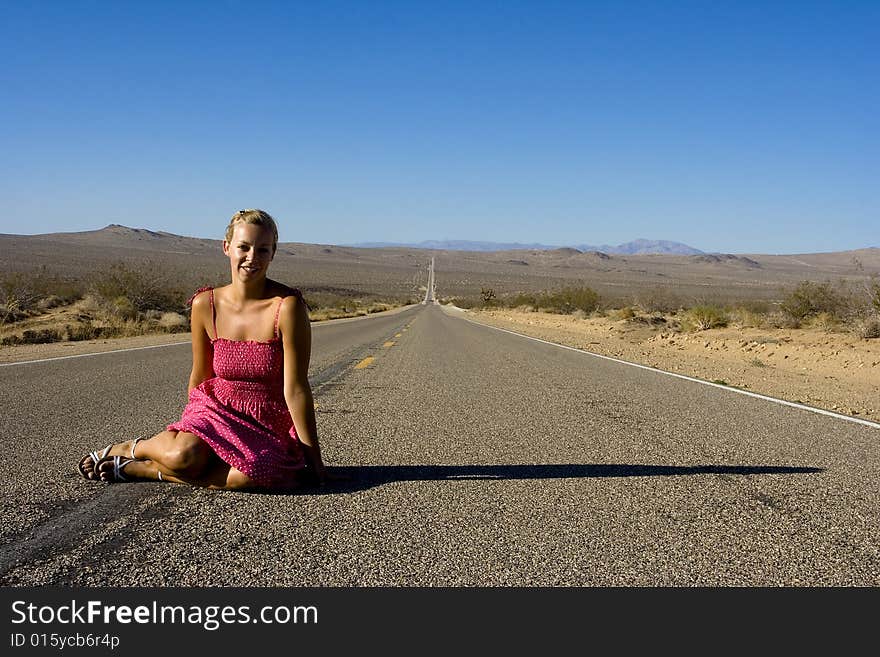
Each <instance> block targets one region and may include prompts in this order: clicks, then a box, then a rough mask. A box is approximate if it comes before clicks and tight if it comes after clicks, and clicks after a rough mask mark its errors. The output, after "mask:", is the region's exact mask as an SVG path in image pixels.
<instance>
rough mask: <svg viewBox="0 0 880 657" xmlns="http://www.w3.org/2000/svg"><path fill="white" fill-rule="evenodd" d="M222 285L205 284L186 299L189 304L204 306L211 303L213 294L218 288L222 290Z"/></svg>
mask: <svg viewBox="0 0 880 657" xmlns="http://www.w3.org/2000/svg"><path fill="white" fill-rule="evenodd" d="M224 287H225V286H224ZM222 289H223V288H222V287H214V286H213V285H204V286H202V287H200V288H199V289H198V290H196V291H195V292H193V294H192V296H191V297H190V298H189V299H187V300H186V305H187V306H193V307H202V306H204V305H206V304H208V303H210V299H211V297H212V296H213V295H215V294H216V292H217V290H222Z"/></svg>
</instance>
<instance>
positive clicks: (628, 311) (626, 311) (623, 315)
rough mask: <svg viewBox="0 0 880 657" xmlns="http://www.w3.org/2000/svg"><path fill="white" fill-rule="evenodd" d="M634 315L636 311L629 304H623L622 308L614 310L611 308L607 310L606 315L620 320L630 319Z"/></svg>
mask: <svg viewBox="0 0 880 657" xmlns="http://www.w3.org/2000/svg"><path fill="white" fill-rule="evenodd" d="M635 316H636V311H635V310H634V309H633V308H632V307H630V306H624V307H623V308H618V309H616V310H611V311H609V312H608V317H609V318H610V319H613V320H615V321H621V320H624V319H632V318H633V317H635Z"/></svg>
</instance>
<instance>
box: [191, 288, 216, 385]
mask: <svg viewBox="0 0 880 657" xmlns="http://www.w3.org/2000/svg"><path fill="white" fill-rule="evenodd" d="M209 295H210V291H209V290H206V291H205V292H202V293H200V294H199V295H197V296H196V298H195V299H193V303H192V314H191V319H190V324H191V326H192V356H193V365H192V372H190V375H189V388H188V389H187V393H189V391H191V390H192V389H193V388H195V387H197V386H199V385H201V384H202V383H203V382H204V381H207V380H208V379H210V378H211V377H213V376H214V365H213V357H214V350H213V348H212V347H211V336H209V335H208V332H207V330H206V326H209V325H210V324H213V322H212V321H211V319H212V316H211V299H210V296H209Z"/></svg>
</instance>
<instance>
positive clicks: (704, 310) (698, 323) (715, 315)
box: [681, 305, 730, 331]
mask: <svg viewBox="0 0 880 657" xmlns="http://www.w3.org/2000/svg"><path fill="white" fill-rule="evenodd" d="M729 321H730V320H729V318H728V316H727V313H726V312H725V311H724V309H723V308H719V307H718V306H708V305H703V306H694V307H693V308H688V309H687V310H686V311H685V312H684V314H683V315H682V319H681V324H682V327H684V328H685V330H688V331H706V330H708V329H712V328H722V327H725V326H727V324H728V322H729Z"/></svg>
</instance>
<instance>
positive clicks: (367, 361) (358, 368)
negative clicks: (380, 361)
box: [354, 356, 376, 370]
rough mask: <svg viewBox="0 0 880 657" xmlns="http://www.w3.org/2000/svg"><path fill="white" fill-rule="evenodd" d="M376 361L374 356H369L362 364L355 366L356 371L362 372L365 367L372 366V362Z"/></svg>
mask: <svg viewBox="0 0 880 657" xmlns="http://www.w3.org/2000/svg"><path fill="white" fill-rule="evenodd" d="M374 360H376V359H375V358H373V357H372V356H367V357H366V358H364V359H363V360H362V361H361V362H360V363H358V364H357V365H355V366H354V369H356V370H362V369H364V368H365V367H369V366H370V364H372V362H373V361H374Z"/></svg>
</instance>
